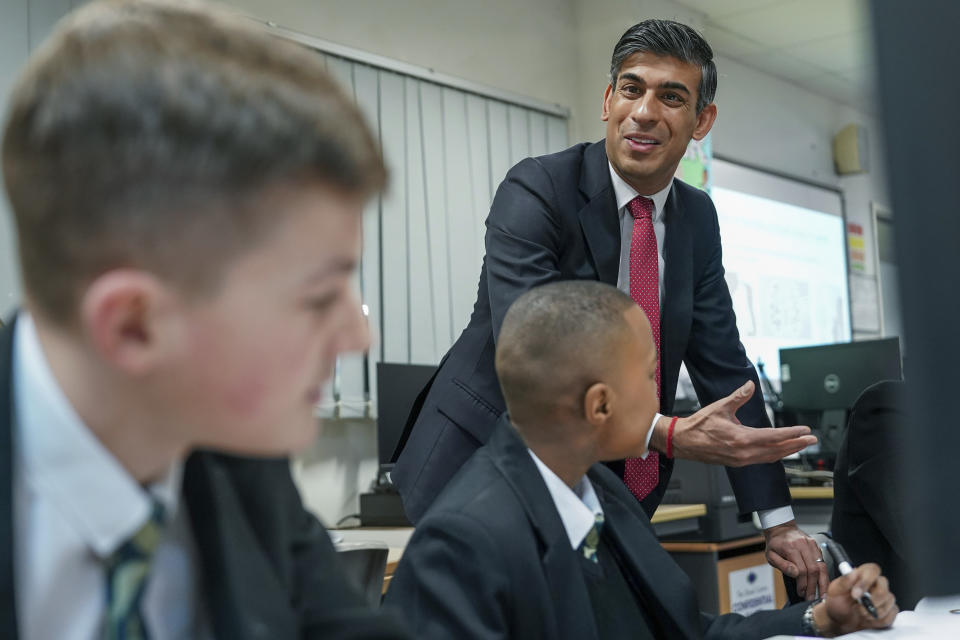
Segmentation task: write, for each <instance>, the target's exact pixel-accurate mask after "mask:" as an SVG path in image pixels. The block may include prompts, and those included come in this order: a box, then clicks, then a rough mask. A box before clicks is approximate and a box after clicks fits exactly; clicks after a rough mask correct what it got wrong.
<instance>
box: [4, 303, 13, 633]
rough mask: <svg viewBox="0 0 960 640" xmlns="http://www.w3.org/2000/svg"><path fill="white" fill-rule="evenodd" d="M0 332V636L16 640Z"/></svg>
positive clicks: (7, 406) (9, 347) (9, 368)
mask: <svg viewBox="0 0 960 640" xmlns="http://www.w3.org/2000/svg"><path fill="white" fill-rule="evenodd" d="M15 324H16V320H15V319H14V321H13V322H11V323H10V325H9V326H7V327H4V329H3V330H2V331H0V637H3V638H10V639H11V640H16V638H17V606H16V598H15V592H16V582H15V576H14V575H13V569H14V565H13V542H14V540H13V434H12V432H13V391H12V388H13V329H14V325H15Z"/></svg>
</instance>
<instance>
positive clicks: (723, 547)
mask: <svg viewBox="0 0 960 640" xmlns="http://www.w3.org/2000/svg"><path fill="white" fill-rule="evenodd" d="M763 542H764V537H763V536H762V535H756V536H750V537H749V538H739V539H737V540H728V541H727V542H664V541H662V540H661V541H660V546H661V547H663V548H664V549H666V550H667V551H693V552H698V553H703V552H707V551H727V550H728V549H739V548H740V547H749V546H751V545H755V544H763Z"/></svg>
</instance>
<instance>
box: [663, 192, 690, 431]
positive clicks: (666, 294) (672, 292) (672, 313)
mask: <svg viewBox="0 0 960 640" xmlns="http://www.w3.org/2000/svg"><path fill="white" fill-rule="evenodd" d="M666 209H667V211H666V216H665V226H666V233H665V237H664V242H663V261H664V274H663V305H662V307H663V308H662V310H661V314H660V317H661V319H660V336H661V339H660V362H661V368H660V371H661V374H660V375H661V379H662V380H663V381H664V382H665V383H666V384H665V385H664V387H663V390H662V394H661V398H671V399H672V398H673V397H674V396H675V395H676V391H677V388H676V387H677V372H678V371H679V370H680V363H681V362H682V360H683V354H684V352H685V351H686V346H687V336H689V334H690V322H691V319H692V316H691V309H692V308H693V247H692V237H691V233H690V228H689V222H688V220H687V216H686V215H685V213H684V210H683V203H682V202H681V198H680V191H679V188H678V187H677V181H676V180H674V183H673V188H672V189H671V190H670V197H669V199H668V200H667V206H666ZM660 404H661V411H662V412H663V413H670V411H671V409H672V407H673V401H672V400H670V401H669V402H666V401H661V403H660Z"/></svg>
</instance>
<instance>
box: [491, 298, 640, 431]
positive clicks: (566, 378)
mask: <svg viewBox="0 0 960 640" xmlns="http://www.w3.org/2000/svg"><path fill="white" fill-rule="evenodd" d="M635 305H636V303H635V302H634V301H633V300H631V299H630V296H628V295H626V294H625V293H623V292H622V291H620V290H619V289H617V288H616V287H612V286H610V285H608V284H605V283H602V282H597V281H595V280H565V281H561V282H553V283H550V284H545V285H543V286H541V287H536V288H534V289H531V290H530V291H527V292H526V293H524V294H523V295H521V296H520V297H519V298H517V299H516V301H514V303H513V304H512V305H511V306H510V308H509V309H508V310H507V313H506V315H505V316H504V319H503V325H502V327H501V329H500V335H499V337H498V338H497V355H496V368H497V376H498V378H499V380H500V388H501V389H502V390H503V395H504V398H505V399H506V401H507V408H508V410H509V411H510V413H511V415H512V416H513V417H514V418H521V419H522V416H523V415H534V414H545V413H549V412H551V411H552V410H554V409H557V408H562V407H567V408H568V409H571V410H573V411H577V410H579V407H580V403H581V402H582V397H583V393H584V392H585V391H586V390H587V389H588V388H589V387H590V385H592V384H594V383H596V382H599V381H601V380H602V379H603V378H604V372H605V371H606V368H607V367H609V366H610V365H611V363H613V362H615V361H616V353H617V351H618V350H619V349H620V347H621V344H622V342H621V341H622V339H623V337H624V335H625V332H626V331H628V329H629V325H628V324H627V320H626V318H625V317H624V314H625V312H626V311H627V310H628V309H629V308H631V307H633V306H635Z"/></svg>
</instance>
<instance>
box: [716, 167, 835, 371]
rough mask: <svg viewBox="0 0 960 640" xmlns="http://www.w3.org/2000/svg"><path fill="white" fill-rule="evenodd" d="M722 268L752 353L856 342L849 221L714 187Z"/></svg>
mask: <svg viewBox="0 0 960 640" xmlns="http://www.w3.org/2000/svg"><path fill="white" fill-rule="evenodd" d="M711 195H712V197H713V201H714V203H715V204H716V206H717V214H718V216H719V218H720V235H721V240H722V245H723V265H724V267H725V268H726V279H727V285H728V286H729V288H730V295H731V297H732V298H733V308H734V311H735V312H736V314H737V326H738V327H739V329H740V337H741V339H742V341H743V346H744V348H746V350H747V355H748V356H749V357H750V359H751V360H752V361H753V362H754V363H756V362H757V360H761V359H762V360H763V362H764V363H765V364H766V372H767V375H769V376H770V378H772V379H773V380H778V379H779V377H780V362H779V358H778V350H779V349H780V348H781V347H795V346H804V345H812V344H824V343H830V342H845V341H847V340H849V339H850V316H849V313H848V309H849V301H848V298H847V296H848V293H847V286H846V264H845V261H844V231H843V218H841V217H840V216H838V215H833V214H830V213H823V212H820V211H815V210H812V209H806V208H803V207H799V206H795V205H791V204H786V203H783V202H778V201H776V200H771V199H768V198H764V197H760V196H755V195H750V194H746V193H741V192H739V191H733V190H730V189H725V188H722V187H719V186H714V188H713V190H712V193H711Z"/></svg>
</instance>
